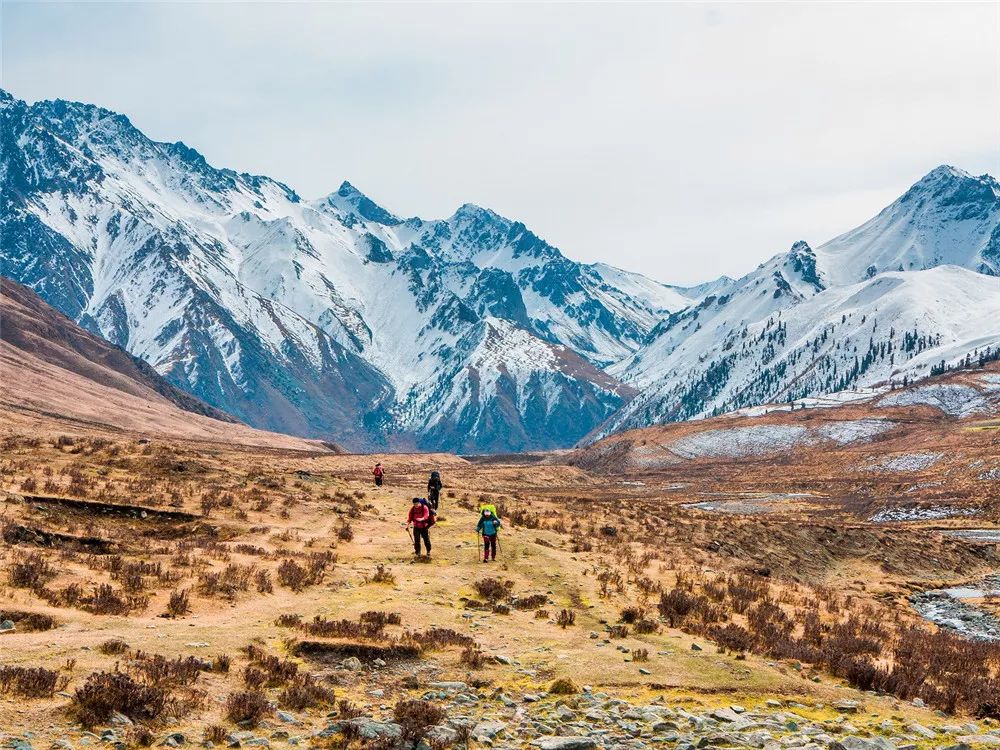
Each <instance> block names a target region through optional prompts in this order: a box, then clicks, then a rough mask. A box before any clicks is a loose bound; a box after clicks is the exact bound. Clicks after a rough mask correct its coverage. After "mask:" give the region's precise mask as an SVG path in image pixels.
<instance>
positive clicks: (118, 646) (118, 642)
mask: <svg viewBox="0 0 1000 750" xmlns="http://www.w3.org/2000/svg"><path fill="white" fill-rule="evenodd" d="M129 648H130V647H129V645H128V643H126V642H125V641H123V640H122V639H121V638H109V639H108V640H106V641H104V642H103V643H101V644H100V645H99V646H98V647H97V650H98V651H100V652H101V653H102V654H104V655H105V656H119V655H121V654H124V653H126V652H127V651H128V650H129Z"/></svg>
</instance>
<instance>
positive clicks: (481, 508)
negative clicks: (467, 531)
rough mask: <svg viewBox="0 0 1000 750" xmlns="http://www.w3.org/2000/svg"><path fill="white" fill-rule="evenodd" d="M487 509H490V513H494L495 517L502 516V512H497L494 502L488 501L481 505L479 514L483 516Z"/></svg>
mask: <svg viewBox="0 0 1000 750" xmlns="http://www.w3.org/2000/svg"><path fill="white" fill-rule="evenodd" d="M487 509H489V511H490V513H492V514H493V517H494V518H500V514H499V513H497V506H495V505H493V504H492V503H487V504H486V505H480V506H479V515H480V516H482V515H483V511H484V510H487Z"/></svg>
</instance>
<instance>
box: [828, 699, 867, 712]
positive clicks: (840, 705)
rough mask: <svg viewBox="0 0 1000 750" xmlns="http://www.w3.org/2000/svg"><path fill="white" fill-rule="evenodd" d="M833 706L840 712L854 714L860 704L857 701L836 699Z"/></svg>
mask: <svg viewBox="0 0 1000 750" xmlns="http://www.w3.org/2000/svg"><path fill="white" fill-rule="evenodd" d="M833 707H834V708H835V709H837V710H838V711H840V713H842V714H856V713H857V712H858V710H859V709H860V707H861V706H860V704H859V703H858V702H857V701H837V702H836V703H834V704H833Z"/></svg>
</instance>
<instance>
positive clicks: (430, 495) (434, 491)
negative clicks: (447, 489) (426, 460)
mask: <svg viewBox="0 0 1000 750" xmlns="http://www.w3.org/2000/svg"><path fill="white" fill-rule="evenodd" d="M442 487H444V485H443V484H442V483H441V474H440V472H437V471H432V472H431V478H430V479H428V480H427V499H428V500H429V501H430V503H431V507H432V508H434V510H435V511H437V509H438V502H439V501H440V500H441V488H442Z"/></svg>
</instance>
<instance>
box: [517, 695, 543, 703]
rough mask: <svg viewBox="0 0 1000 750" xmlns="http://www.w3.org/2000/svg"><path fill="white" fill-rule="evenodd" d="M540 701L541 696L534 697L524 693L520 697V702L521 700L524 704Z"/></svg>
mask: <svg viewBox="0 0 1000 750" xmlns="http://www.w3.org/2000/svg"><path fill="white" fill-rule="evenodd" d="M541 699H542V698H541V696H539V695H535V694H534V693H525V694H524V695H523V696H521V700H523V701H524V702H525V703H538V701H540V700H541Z"/></svg>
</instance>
